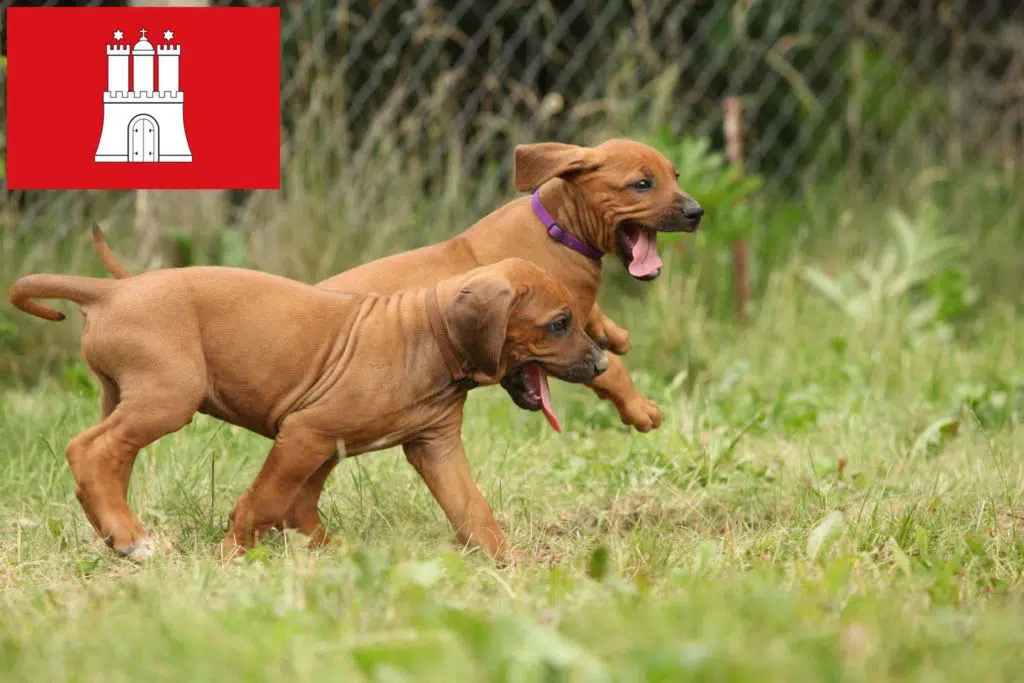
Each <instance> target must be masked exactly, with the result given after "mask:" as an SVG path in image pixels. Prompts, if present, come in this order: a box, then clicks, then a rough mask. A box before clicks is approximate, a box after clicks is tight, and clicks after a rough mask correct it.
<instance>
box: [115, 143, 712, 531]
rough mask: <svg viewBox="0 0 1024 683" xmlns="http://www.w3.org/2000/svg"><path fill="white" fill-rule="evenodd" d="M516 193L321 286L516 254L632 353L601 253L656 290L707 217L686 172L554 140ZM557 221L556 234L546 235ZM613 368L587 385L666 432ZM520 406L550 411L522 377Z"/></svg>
mask: <svg viewBox="0 0 1024 683" xmlns="http://www.w3.org/2000/svg"><path fill="white" fill-rule="evenodd" d="M514 175H515V187H516V189H517V190H520V191H530V190H534V189H535V188H537V191H536V193H535V195H533V196H530V197H521V198H519V199H516V200H514V201H511V202H509V203H508V204H505V205H504V206H502V207H501V208H499V209H497V210H496V211H494V212H493V213H491V214H490V215H488V216H486V217H484V218H483V219H481V220H480V221H479V222H478V223H476V224H475V225H473V226H472V227H471V228H469V229H468V230H466V231H465V232H463V233H462V234H460V235H457V236H456V237H454V238H452V239H450V240H447V241H445V242H440V243H438V244H434V245H431V246H427V247H423V248H420V249H415V250H412V251H407V252H404V253H400V254H395V255H393V256H389V257H386V258H382V259H378V260H376V261H372V262H370V263H366V264H364V265H361V266H358V267H356V268H353V269H351V270H347V271H345V272H344V273H341V274H339V275H336V276H334V277H332V278H329V279H327V280H324V281H323V282H321V283H319V284H318V285H317V286H318V287H320V288H322V289H328V290H332V291H351V292H363V293H377V294H390V293H392V292H396V291H398V290H400V289H402V288H406V287H429V286H431V285H433V284H434V283H436V282H437V281H438V280H440V279H441V278H444V277H449V276H451V275H454V274H456V273H462V272H465V271H467V270H469V269H470V268H474V267H477V266H480V265H484V264H487V263H494V262H496V261H499V260H500V259H503V258H506V257H509V256H516V257H520V258H525V259H528V260H530V261H533V262H534V263H536V264H538V265H540V266H541V267H542V268H544V269H545V270H547V271H548V272H549V273H552V274H553V275H555V276H557V277H558V278H559V279H560V280H561V281H562V282H563V283H564V284H565V285H566V286H567V287H568V289H569V291H570V292H571V293H572V295H573V299H574V301H575V304H574V312H575V314H576V316H577V317H578V318H580V319H581V320H586V330H587V333H588V334H589V335H590V336H591V337H592V338H593V339H594V340H596V341H597V342H598V344H600V345H601V346H603V347H605V348H608V349H609V350H611V351H612V352H614V353H618V354H623V353H625V352H626V351H627V350H628V349H629V335H628V333H627V332H626V330H624V329H622V328H621V327H619V326H618V325H616V324H615V323H614V322H613V321H612V320H610V319H609V318H608V317H607V316H605V315H604V313H603V312H602V311H601V310H600V308H599V307H598V306H597V304H596V298H597V292H598V288H599V287H600V284H601V261H600V256H601V255H602V254H615V255H616V256H618V257H619V259H620V260H621V261H622V263H623V265H624V266H625V267H626V269H627V270H628V271H629V273H630V274H631V275H632V276H633V277H635V278H637V279H640V280H652V279H654V278H656V277H657V276H658V274H659V273H660V271H661V259H660V258H659V257H658V251H657V233H658V232H676V231H686V232H691V231H693V230H696V229H697V227H698V225H699V224H700V220H701V216H702V215H703V213H704V211H703V209H701V207H700V205H699V204H698V203H697V202H696V201H695V200H694V199H693V197H691V196H690V195H688V194H687V193H686V192H684V191H683V190H681V189H680V188H679V186H678V184H677V182H676V178H677V176H678V173H677V172H676V169H675V168H674V167H673V166H672V164H671V163H670V162H669V161H668V159H666V158H665V157H664V156H663V155H662V154H661V153H660V152H658V151H657V150H656V149H654V148H652V147H649V146H647V145H644V144H641V143H639V142H635V141H632V140H609V141H608V142H605V143H604V144H602V145H599V146H597V147H579V146H576V145H568V144H562V143H555V142H548V143H539V144H530V145H519V146H517V147H516V149H515V172H514ZM552 220H553V221H555V222H556V223H557V226H553V227H551V228H548V227H547V226H546V223H547V224H550V223H551V221H552ZM95 237H96V245H97V248H98V250H99V253H100V256H101V258H102V259H103V262H104V264H105V265H106V267H107V269H108V270H109V271H110V272H111V273H112V274H114V275H115V276H117V277H130V276H131V273H130V272H128V271H127V270H126V269H125V268H124V267H123V266H122V265H121V264H120V263H118V261H117V259H116V258H114V256H113V254H111V253H110V248H109V246H108V245H107V243H106V242H105V240H104V239H103V236H102V233H99V232H96V233H95ZM608 360H609V367H608V370H607V371H606V372H605V373H603V374H602V375H601V376H599V377H597V378H596V379H595V380H594V381H593V382H590V383H589V386H590V387H591V388H592V389H593V390H594V391H595V392H596V393H597V394H598V396H600V397H602V398H605V399H608V400H610V401H612V402H613V403H614V404H615V407H616V408H617V409H618V411H619V414H620V416H621V418H622V421H623V422H624V423H626V424H628V425H632V426H633V427H634V428H636V429H637V430H639V431H641V432H646V431H649V430H651V429H654V428H656V427H658V426H659V425H660V424H661V412H660V411H659V410H658V407H657V405H655V404H654V402H653V401H650V400H649V399H647V398H646V397H644V396H643V395H641V394H640V393H639V392H638V391H637V390H636V387H634V385H633V382H632V380H631V379H630V376H629V370H628V369H627V368H626V365H625V364H624V363H623V362H622V360H621V359H619V358H617V357H615V356H609V358H608ZM501 384H502V386H503V387H505V389H506V390H507V391H508V392H509V394H511V396H512V398H513V400H515V402H516V404H517V405H518V406H519V407H521V408H525V409H528V410H538V409H543V410H544V412H545V414H546V415H547V416H548V418H549V420H552V421H553V420H554V418H553V415H552V414H551V410H550V405H548V404H546V402H545V401H544V400H543V399H544V397H541V396H539V395H538V394H537V393H536V392H535V391H532V390H531V389H530V387H529V386H528V384H527V382H526V381H525V376H524V374H523V373H522V372H518V371H515V370H513V371H512V372H510V373H509V374H508V375H507V376H506V377H505V379H504V380H502V382H501ZM337 462H338V459H337V458H332V459H331V460H329V461H328V462H327V463H325V464H324V466H323V467H322V468H321V470H320V471H319V472H318V473H317V475H316V476H315V477H312V478H310V480H309V481H307V482H306V484H305V485H304V487H303V491H302V493H301V494H300V495H299V496H298V497H297V498H296V505H295V507H294V508H293V509H292V510H291V511H289V514H288V516H287V518H286V519H285V520H284V524H285V525H286V526H297V527H299V528H302V527H303V526H308V524H309V522H308V520H309V519H311V518H313V517H315V516H317V512H316V506H317V502H318V501H319V498H320V492H321V489H322V487H323V483H324V481H326V479H327V476H328V474H329V473H330V471H331V468H332V467H334V465H335V464H337Z"/></svg>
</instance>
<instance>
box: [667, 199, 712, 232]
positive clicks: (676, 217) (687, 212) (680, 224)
mask: <svg viewBox="0 0 1024 683" xmlns="http://www.w3.org/2000/svg"><path fill="white" fill-rule="evenodd" d="M703 217H704V207H702V206H701V205H700V204H697V203H696V202H694V203H693V204H684V205H682V206H678V207H676V208H675V209H674V210H673V211H671V212H669V213H667V214H665V215H664V216H662V218H661V221H660V222H659V223H658V231H659V232H695V231H696V230H697V228H699V227H700V221H701V219H702V218H703Z"/></svg>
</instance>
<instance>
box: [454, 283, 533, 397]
mask: <svg viewBox="0 0 1024 683" xmlns="http://www.w3.org/2000/svg"><path fill="white" fill-rule="evenodd" d="M518 298H519V294H518V293H517V292H516V290H515V289H514V288H513V287H512V284H511V283H510V282H509V281H508V280H506V279H505V278H503V277H493V276H491V277H477V278H472V279H471V280H470V281H469V282H467V283H466V284H464V285H463V286H462V288H461V289H460V290H459V292H458V294H456V295H455V298H454V299H452V301H451V302H450V303H449V304H448V305H447V306H446V307H445V320H447V321H448V328H449V329H450V330H451V333H452V338H453V341H454V342H455V343H456V344H457V345H458V346H459V347H460V348H461V349H462V350H463V351H464V352H465V353H466V355H467V356H468V360H469V362H470V363H472V365H473V367H474V368H476V369H477V370H479V371H480V372H482V373H483V374H485V375H487V376H488V377H494V376H495V375H496V374H497V373H498V369H499V367H500V366H501V349H502V347H503V346H504V345H505V333H506V331H507V330H508V319H509V316H510V315H511V313H512V306H513V305H514V304H515V302H516V300H517V299H518Z"/></svg>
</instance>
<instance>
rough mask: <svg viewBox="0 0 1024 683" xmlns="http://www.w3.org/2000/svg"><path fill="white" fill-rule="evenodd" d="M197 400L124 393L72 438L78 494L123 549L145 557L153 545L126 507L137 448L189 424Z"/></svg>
mask: <svg viewBox="0 0 1024 683" xmlns="http://www.w3.org/2000/svg"><path fill="white" fill-rule="evenodd" d="M165 386H166V385H165ZM199 400H200V398H199V397H196V396H179V395H175V394H170V393H168V394H165V395H160V394H159V393H156V394H153V395H147V396H139V397H137V398H135V397H132V398H128V399H126V400H124V399H123V400H122V401H121V402H120V403H119V404H118V405H117V407H116V408H114V409H113V411H112V412H111V413H110V415H108V416H107V417H105V418H104V419H103V420H102V421H101V422H100V423H99V424H98V425H96V426H94V427H92V428H90V429H88V430H86V431H85V432H82V433H81V434H79V435H78V436H76V437H75V438H74V439H72V440H71V442H70V443H69V444H68V448H67V458H68V464H69V465H70V466H71V473H72V475H73V476H74V478H75V495H76V496H77V498H78V501H79V502H80V503H81V504H82V508H83V509H84V510H85V514H86V516H87V517H88V518H89V521H90V522H91V523H92V525H93V527H94V528H95V529H96V531H97V533H98V534H99V535H100V537H101V538H103V540H104V541H106V543H107V545H109V546H110V547H111V548H113V549H114V550H115V551H116V552H118V553H119V554H121V555H124V556H126V557H129V558H132V559H146V558H147V557H149V556H150V555H152V554H153V550H154V547H153V542H152V540H151V539H150V538H149V536H148V535H147V534H146V531H145V529H143V527H142V523H141V522H140V521H139V518H138V517H136V516H135V514H134V513H132V511H131V509H130V508H129V507H128V499H127V493H128V482H129V479H130V478H131V472H132V468H133V466H134V465H135V458H136V456H137V455H138V453H139V450H140V449H142V448H143V447H145V446H147V445H148V444H150V443H152V442H154V441H156V440H157V439H159V438H160V437H161V436H164V435H165V434H170V433H171V432H175V431H177V430H179V429H181V428H182V427H184V426H185V425H187V424H188V423H189V422H190V421H191V420H192V415H193V413H194V412H195V410H196V407H197V406H198V404H199Z"/></svg>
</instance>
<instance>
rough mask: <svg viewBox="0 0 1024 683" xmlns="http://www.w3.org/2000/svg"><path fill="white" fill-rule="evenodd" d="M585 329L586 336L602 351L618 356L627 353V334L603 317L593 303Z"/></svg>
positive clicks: (606, 317) (602, 313)
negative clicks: (605, 350)
mask: <svg viewBox="0 0 1024 683" xmlns="http://www.w3.org/2000/svg"><path fill="white" fill-rule="evenodd" d="M585 329H586V331H587V335H588V336H589V337H590V338H591V339H593V340H594V341H595V342H597V345H598V346H600V347H601V348H602V349H607V350H609V351H611V352H612V353H616V354H618V355H620V356H621V355H624V354H625V353H626V352H627V351H629V347H630V343H629V332H628V331H626V330H625V329H623V328H621V327H619V326H618V325H616V324H615V321H613V320H612V319H611V318H609V317H608V316H607V315H605V313H604V311H602V310H601V307H600V306H598V305H597V302H594V305H593V306H592V307H591V309H590V315H588V316H587V324H586V327H585Z"/></svg>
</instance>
